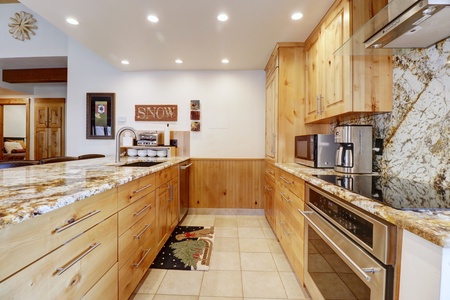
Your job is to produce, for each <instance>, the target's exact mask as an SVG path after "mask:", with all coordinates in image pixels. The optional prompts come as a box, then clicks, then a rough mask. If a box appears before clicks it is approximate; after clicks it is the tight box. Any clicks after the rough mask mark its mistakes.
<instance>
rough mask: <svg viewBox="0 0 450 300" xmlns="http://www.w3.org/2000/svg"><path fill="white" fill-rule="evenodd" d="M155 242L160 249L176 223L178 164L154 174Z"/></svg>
mask: <svg viewBox="0 0 450 300" xmlns="http://www.w3.org/2000/svg"><path fill="white" fill-rule="evenodd" d="M156 186H157V188H156V219H157V228H156V243H157V245H158V246H157V248H158V249H161V248H162V246H163V245H164V243H165V242H166V241H167V239H168V238H169V236H170V234H171V233H172V231H173V229H174V228H175V226H176V225H177V223H178V201H179V199H178V166H173V167H170V168H167V169H164V170H161V171H159V172H158V173H157V174H156Z"/></svg>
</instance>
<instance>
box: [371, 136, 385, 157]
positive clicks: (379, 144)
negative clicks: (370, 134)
mask: <svg viewBox="0 0 450 300" xmlns="http://www.w3.org/2000/svg"><path fill="white" fill-rule="evenodd" d="M383 144H384V140H383V139H375V147H374V149H376V150H374V152H373V153H374V154H375V155H382V154H383V149H384V146H383Z"/></svg>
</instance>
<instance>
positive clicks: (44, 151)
mask: <svg viewBox="0 0 450 300" xmlns="http://www.w3.org/2000/svg"><path fill="white" fill-rule="evenodd" d="M64 107H65V99H35V108H34V112H35V113H34V115H35V125H34V127H35V129H34V130H35V146H34V149H35V150H34V159H42V158H46V157H55V156H63V155H64V154H65V151H64V147H65V138H64V132H65V128H64V126H65V123H64V120H65V116H64Z"/></svg>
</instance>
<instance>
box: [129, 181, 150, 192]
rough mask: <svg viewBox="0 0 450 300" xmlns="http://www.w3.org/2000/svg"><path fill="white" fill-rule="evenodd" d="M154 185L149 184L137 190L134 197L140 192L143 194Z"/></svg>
mask: <svg viewBox="0 0 450 300" xmlns="http://www.w3.org/2000/svg"><path fill="white" fill-rule="evenodd" d="M152 185H153V184H151V183H150V184H147V185H146V186H144V187H141V188H140V189H138V190H135V191H133V193H132V194H133V195H134V194H137V193H139V192H142V191H143V190H145V189H148V188H149V187H151V186H152Z"/></svg>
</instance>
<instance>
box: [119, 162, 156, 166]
mask: <svg viewBox="0 0 450 300" xmlns="http://www.w3.org/2000/svg"><path fill="white" fill-rule="evenodd" d="M162 163H163V161H137V162H134V163H129V164H125V165H121V167H152V166H156V165H159V164H162Z"/></svg>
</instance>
